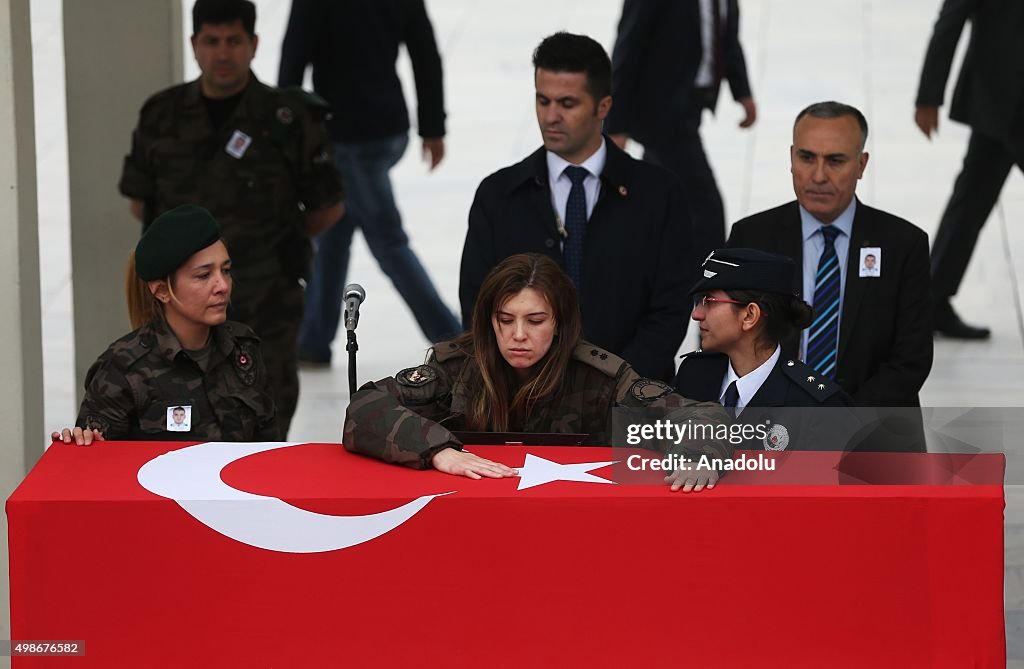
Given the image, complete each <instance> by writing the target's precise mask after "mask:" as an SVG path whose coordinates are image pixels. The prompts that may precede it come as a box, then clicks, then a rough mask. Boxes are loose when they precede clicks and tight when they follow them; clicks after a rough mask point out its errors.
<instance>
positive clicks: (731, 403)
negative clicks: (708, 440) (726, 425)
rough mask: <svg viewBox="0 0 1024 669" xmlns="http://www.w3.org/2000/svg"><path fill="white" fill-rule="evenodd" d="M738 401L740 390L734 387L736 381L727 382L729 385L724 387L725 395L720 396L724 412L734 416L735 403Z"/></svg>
mask: <svg viewBox="0 0 1024 669" xmlns="http://www.w3.org/2000/svg"><path fill="white" fill-rule="evenodd" d="M739 401H740V391H739V389H738V388H737V387H736V382H735V381H733V382H732V383H730V384H729V387H728V388H726V389H725V395H724V396H723V398H722V406H724V407H725V410H726V412H727V413H728V414H729V415H730V416H732V417H733V418H735V417H736V403H737V402H739Z"/></svg>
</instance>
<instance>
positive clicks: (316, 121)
mask: <svg viewBox="0 0 1024 669" xmlns="http://www.w3.org/2000/svg"><path fill="white" fill-rule="evenodd" d="M305 95H306V96H311V94H308V93H307V94H305ZM291 97H292V98H293V99H294V97H295V94H294V93H291ZM301 102H302V103H304V106H305V108H306V113H305V114H303V119H304V122H303V126H302V129H303V132H302V133H301V135H300V136H299V139H298V140H297V141H299V142H300V143H301V145H300V146H299V147H298V149H299V153H298V162H299V164H298V165H296V166H295V175H296V184H295V187H296V191H297V192H298V194H299V199H300V200H302V204H303V206H305V208H306V211H316V210H317V209H321V208H323V207H326V206H330V205H332V204H335V203H336V202H340V201H341V199H342V197H343V196H344V188H343V186H342V183H341V174H339V173H338V168H337V167H336V166H335V164H334V147H333V146H332V145H331V141H330V138H329V137H328V135H327V126H326V125H325V124H324V117H325V116H326V114H327V110H326V109H324V108H321V107H320V106H318V104H317V103H315V102H310V98H308V97H303V98H301ZM323 104H324V105H326V103H323Z"/></svg>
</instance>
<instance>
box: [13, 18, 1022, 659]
mask: <svg viewBox="0 0 1024 669" xmlns="http://www.w3.org/2000/svg"><path fill="white" fill-rule="evenodd" d="M256 4H257V6H258V11H259V16H258V20H257V28H258V32H259V33H260V35H261V41H260V48H259V52H258V54H257V57H256V60H255V62H254V69H255V71H256V73H257V76H259V77H260V78H261V79H263V80H265V81H271V82H273V81H274V80H275V79H276V72H277V63H278V56H279V49H280V42H281V37H282V35H283V32H284V27H285V24H286V21H287V15H288V8H289V2H288V0H256ZM428 5H429V7H428V9H429V11H430V14H431V17H432V19H433V22H434V27H435V31H436V33H437V38H438V41H439V44H440V47H441V50H442V56H443V58H444V64H445V76H446V80H445V88H446V94H447V110H448V132H449V134H448V138H447V143H448V152H447V156H446V158H445V161H444V163H443V164H442V165H441V166H440V167H439V168H438V169H437V170H436V171H435V172H433V173H428V170H427V168H426V166H425V164H424V163H423V162H422V161H421V160H420V155H419V150H418V146H417V145H416V144H415V143H413V144H411V145H410V149H409V151H408V153H407V155H406V156H405V158H404V159H403V161H402V162H401V163H400V164H399V165H398V166H397V167H396V169H395V170H394V172H393V177H394V184H395V188H396V191H397V195H398V201H399V206H400V208H401V210H402V212H403V216H404V220H405V226H406V229H407V231H408V233H409V236H410V238H411V239H412V246H413V248H414V249H415V250H416V252H417V253H418V254H419V256H420V258H421V260H422V261H423V264H424V265H425V266H426V267H427V269H428V271H429V272H430V274H431V275H432V277H433V279H434V282H435V285H436V286H437V288H438V290H439V291H440V293H441V295H442V297H443V298H444V299H445V300H446V301H447V302H448V304H449V305H450V306H451V307H452V308H453V310H454V309H457V306H458V265H459V258H460V254H461V249H462V239H463V236H464V234H465V225H466V217H467V212H468V209H469V205H470V203H471V201H472V198H473V193H474V190H475V188H476V186H477V184H478V183H479V181H480V180H481V179H482V178H483V177H485V176H486V175H488V174H489V173H491V172H492V171H494V170H496V169H498V168H499V167H502V166H505V165H508V164H511V163H512V162H515V161H517V160H519V159H520V158H521V157H523V156H525V155H526V154H527V153H529V152H530V151H532V150H533V149H534V148H536V147H537V146H538V145H539V134H538V131H537V127H536V121H535V119H534V116H533V89H532V68H531V65H530V56H531V52H532V50H533V48H534V46H536V44H537V43H538V42H539V41H540V40H541V39H542V38H543V37H544V36H545V35H547V34H550V33H552V32H554V31H556V30H560V29H566V30H570V31H572V32H582V33H587V34H589V35H591V36H593V37H594V38H595V39H597V40H599V41H600V42H602V43H603V44H605V46H606V47H607V48H609V50H610V48H611V46H612V43H613V41H614V36H615V29H616V23H617V20H618V14H619V10H620V6H621V5H620V2H618V1H617V0H587V1H583V0H519V2H515V3H511V2H483V1H481V0H429V1H428ZM741 5H742V11H743V16H742V41H743V43H744V46H745V50H746V55H747V62H748V68H749V70H750V75H751V83H752V87H753V90H754V95H755V98H756V99H757V102H758V105H759V118H758V122H757V124H756V125H755V126H754V127H753V128H751V129H749V130H740V129H738V128H737V123H738V122H739V120H740V118H741V117H742V115H741V110H740V108H739V107H738V106H737V105H735V104H733V103H732V102H731V100H730V99H729V96H728V95H724V96H723V99H722V100H721V101H720V104H719V109H718V115H717V116H715V117H712V116H710V115H709V116H706V118H705V124H704V126H703V137H704V140H705V146H706V149H707V152H708V154H709V157H710V160H711V162H712V164H713V166H714V169H715V172H716V175H717V178H718V182H719V186H720V188H721V190H722V194H723V197H724V199H725V205H726V211H727V217H728V218H729V220H736V219H738V218H740V217H742V216H745V215H747V214H749V213H753V212H756V211H759V210H761V209H764V208H767V207H769V206H773V205H775V204H779V203H781V202H784V201H788V200H790V199H792V188H791V183H790V178H789V174H788V147H789V142H790V128H791V124H792V119H793V116H794V115H795V114H796V113H797V112H798V111H799V110H800V109H801V108H802V107H804V106H805V105H806V104H808V103H810V102H814V101H818V100H825V99H837V100H841V101H844V102H848V103H851V104H854V105H856V106H858V107H859V108H860V109H861V110H862V111H863V112H864V113H865V115H866V116H867V118H868V121H869V122H870V123H871V124H872V129H871V136H870V138H869V141H868V150H869V152H870V155H871V159H870V163H869V165H868V168H867V172H866V174H865V176H864V178H863V180H862V181H861V183H860V186H859V189H858V195H859V196H860V197H861V198H862V199H863V200H864V201H865V202H867V203H868V204H871V205H872V206H875V207H878V208H881V209H885V210H888V211H891V212H893V213H895V214H898V215H900V216H902V217H904V218H906V219H909V220H911V221H913V222H915V223H916V224H918V225H919V226H920V227H922V228H923V229H925V230H926V231H928V232H929V233H933V232H934V230H935V228H936V226H937V222H938V218H939V215H940V214H941V211H942V208H943V207H944V205H945V201H946V198H947V197H948V194H949V191H950V189H951V186H952V183H953V179H954V178H955V176H956V174H957V172H958V170H959V167H960V160H961V158H962V155H963V152H964V149H965V147H966V142H967V138H968V132H967V130H966V129H965V128H964V127H962V126H959V125H957V124H954V123H952V122H950V121H948V119H945V118H944V119H943V121H942V123H941V126H940V134H939V136H938V137H937V138H935V139H933V140H932V141H931V142H929V141H927V140H926V139H925V138H924V137H923V136H922V135H921V134H920V133H919V131H918V130H917V128H916V127H915V126H914V124H913V102H914V96H915V92H916V86H917V77H918V74H919V72H920V66H921V59H922V57H923V54H924V49H925V45H926V43H927V39H928V37H929V35H930V31H931V25H932V23H933V21H934V19H935V17H936V15H937V12H938V8H939V5H940V0H901V2H898V3H889V2H881V1H880V0H818V1H817V2H808V1H807V0H770V1H769V0H744V1H743V2H742V3H741ZM60 6H61V2H60V0H33V1H32V12H33V17H32V23H33V54H34V58H35V70H36V80H35V81H36V91H35V94H36V116H37V122H38V123H37V143H38V144H37V150H38V170H39V179H38V182H39V193H40V195H39V216H40V248H41V249H42V253H43V254H44V256H45V257H44V259H43V263H42V264H43V265H44V266H46V267H47V268H48V269H47V272H46V273H45V274H44V276H43V277H42V299H43V317H44V323H43V331H44V365H45V393H46V407H45V415H46V423H47V425H48V426H56V425H62V424H65V423H67V422H68V421H69V420H71V419H72V418H73V416H74V415H75V413H76V401H77V400H76V389H75V388H74V382H73V364H72V363H73V351H72V342H71V333H72V328H71V322H72V318H73V314H72V309H71V292H70V291H71V281H72V277H71V276H70V269H69V268H70V266H71V265H70V262H69V253H70V250H69V242H68V236H69V235H68V196H67V146H66V131H65V121H64V118H65V107H64V89H63V71H64V66H63V52H62V40H63V26H62V21H61V16H60ZM189 6H190V5H189V4H186V5H185V7H186V11H185V12H184V15H185V16H186V17H187V16H188V15H189V12H188V11H187V9H188V7H189ZM186 32H187V31H186ZM188 53H189V51H188V50H187V49H186V54H188ZM186 72H187V75H188V76H190V77H191V76H194V74H195V73H196V69H195V66H194V64H193V63H192V62H191V60H190V59H189V63H188V64H187V66H186ZM402 72H403V74H404V81H405V82H406V83H407V86H406V89H407V91H408V93H409V96H410V99H413V98H414V95H413V89H412V87H411V69H410V68H409V66H408V62H407V61H406V59H405V58H404V57H403V58H402ZM127 148H128V130H127V129H126V132H125V149H126V150H127ZM636 148H637V147H634V150H636ZM111 193H112V197H116V195H114V194H113V193H114V190H113V189H111ZM1022 217H1024V178H1022V175H1021V172H1020V171H1019V170H1015V171H1014V172H1013V173H1012V175H1011V177H1010V180H1009V181H1008V182H1007V185H1006V187H1005V188H1004V190H1003V194H1002V199H1001V201H1000V204H999V206H998V207H997V209H996V210H995V211H994V213H993V215H992V218H991V220H990V221H989V222H988V224H987V226H986V227H985V229H984V231H983V233H982V236H981V240H980V242H979V245H978V249H977V251H976V252H975V256H974V260H973V262H972V264H971V266H970V268H969V270H968V274H967V277H966V279H965V282H964V285H963V287H962V289H961V291H960V294H959V295H958V296H957V299H956V306H957V308H958V309H959V311H960V312H961V313H962V315H963V316H964V318H965V319H966V320H969V321H971V322H977V323H985V324H987V325H990V326H991V327H992V328H993V332H994V335H993V338H992V340H991V341H988V342H982V343H977V342H953V341H944V340H939V341H937V342H936V359H935V365H934V368H933V370H932V373H931V377H930V378H929V380H928V382H927V384H926V385H925V387H924V390H923V392H922V400H923V401H924V403H925V404H926V405H927V406H939V407H969V406H1002V407H1020V406H1022V405H1024V383H1022V382H1021V379H1022V378H1024V320H1022V299H1021V294H1020V288H1021V286H1022V285H1024V282H1022V279H1024V275H1022V274H1024V231H1022V230H1018V229H1017V228H1016V227H1015V224H1014V223H1013V221H1020V220H1021V219H1022ZM623 261H624V262H629V261H630V259H623ZM60 268H68V269H67V270H65V271H64V272H61V271H60ZM349 280H350V281H355V282H358V283H360V284H362V285H363V286H364V287H365V289H366V292H367V299H366V302H365V304H364V305H363V308H362V316H361V321H360V326H359V339H360V352H359V366H358V369H359V378H360V381H365V380H367V379H375V378H380V377H383V376H387V375H390V374H393V373H394V372H395V371H396V370H397V369H399V368H402V367H405V366H409V365H411V364H414V363H416V362H417V361H419V360H420V359H421V358H422V357H423V355H424V353H425V352H426V350H427V347H428V342H427V341H426V340H425V339H424V338H423V336H422V334H421V333H420V332H419V330H418V328H417V327H416V324H415V322H414V321H413V319H412V317H411V315H410V312H409V310H408V309H407V308H406V306H405V305H404V303H403V302H402V301H401V300H400V298H399V297H398V295H397V293H396V292H395V290H394V289H393V287H392V286H391V285H390V283H389V281H388V279H387V278H386V277H385V276H384V275H383V274H382V273H381V272H380V271H379V269H378V268H377V266H376V263H375V262H374V260H373V258H372V256H371V255H370V254H369V252H368V251H367V249H366V247H365V245H364V244H363V242H362V240H361V239H357V241H356V243H355V245H354V249H353V261H352V264H351V270H350V276H349ZM339 341H340V343H339V344H336V350H337V351H338V353H337V355H336V359H335V362H334V366H333V367H332V368H330V369H328V370H317V371H303V372H302V397H301V399H300V404H299V409H298V413H297V415H296V418H295V422H294V424H293V427H292V432H291V434H290V435H289V437H290V438H291V439H293V440H309V441H338V440H339V439H340V431H341V421H342V416H343V414H344V409H345V405H346V403H347V401H348V383H347V376H346V373H347V372H346V367H345V354H344V342H343V341H341V340H339ZM687 344H692V342H687ZM97 353H99V352H98V351H97ZM1008 457H1009V460H1010V474H1009V475H1008V479H1007V480H1008V483H1020V482H1022V481H1024V479H1022V478H1021V476H1019V475H1018V476H1016V477H1014V473H1021V472H1022V471H1024V466H1022V464H1024V463H1022V460H1024V458H1021V457H1020V454H1019V453H1018V452H1017V451H1013V452H1010V453H1008ZM1005 573H1006V598H1005V606H1006V613H1007V619H1006V625H1007V632H1008V647H1009V655H1010V658H1011V660H1010V662H1011V666H1016V667H1024V489H1022V488H1020V487H1018V486H1017V485H1008V486H1007V515H1006V572H1005Z"/></svg>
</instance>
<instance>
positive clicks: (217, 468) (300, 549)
mask: <svg viewBox="0 0 1024 669" xmlns="http://www.w3.org/2000/svg"><path fill="white" fill-rule="evenodd" d="M299 443H301V442H264V443H251V444H247V443H228V442H216V441H211V442H207V443H205V444H196V445H195V446H189V447H186V448H182V449H179V450H176V451H171V452H169V453H165V454H164V455H161V456H159V457H156V458H154V459H152V460H150V461H149V462H147V463H146V464H144V465H143V466H142V467H141V468H140V469H139V475H138V480H139V483H140V484H141V485H142V487H143V488H145V489H146V490H148V491H150V492H152V493H154V494H157V495H160V496H161V497H166V498H168V499H172V500H174V501H175V502H177V503H178V505H179V506H181V508H183V509H184V510H185V511H187V512H188V513H189V514H190V515H191V516H192V517H194V518H195V519H196V520H198V521H199V522H201V523H203V524H204V525H206V526H208V527H210V528H211V529H214V530H216V531H217V532H220V533H221V534H223V535H225V536H227V537H230V538H232V539H234V540H236V541H240V542H242V543H244V544H248V545H250V546H256V547H257V548H265V549H266V550H271V551H280V552H282V553H323V552H326V551H336V550H341V549H343V548H349V547H351V546H355V545H357V544H361V543H364V542H366V541H370V540H371V539H376V538H377V537H379V536H381V535H383V534H385V533H387V532H390V531H391V530H393V529H395V528H396V527H398V526H399V525H401V524H402V523H404V522H405V521H407V520H409V519H410V518H412V517H413V516H414V515H416V513H417V512H419V511H420V510H421V509H423V507H425V506H426V505H427V503H428V502H430V500H432V499H434V498H435V497H440V496H441V495H447V494H449V493H441V494H440V495H426V496H423V497H418V498H416V499H414V500H413V501H411V502H409V503H407V504H403V505H402V506H400V507H398V508H395V509H390V510H388V511H382V512H380V513H374V514H369V515H366V516H331V515H325V514H322V513H315V512H313V511H306V510H305V509H300V508H298V507H295V506H292V505H291V504H288V503H287V502H285V501H284V500H281V499H279V498H277V497H267V496H265V495H255V494H253V493H248V492H244V491H242V490H238V489H236V488H232V487H231V486H229V485H227V484H226V483H224V481H223V480H222V479H221V477H220V473H221V470H223V469H224V468H225V467H226V466H228V465H229V464H231V463H232V462H234V461H235V460H240V459H241V458H244V457H246V456H249V455H254V454H256V453H262V452H265V451H271V450H274V449H277V448H288V447H289V446H296V445H298V444H299Z"/></svg>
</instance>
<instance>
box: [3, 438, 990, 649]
mask: <svg viewBox="0 0 1024 669" xmlns="http://www.w3.org/2000/svg"><path fill="white" fill-rule="evenodd" d="M471 450H473V452H475V453H478V454H480V455H482V456H483V457H487V458H491V459H494V460H498V461H501V462H503V463H505V464H507V465H510V466H513V467H517V468H521V475H520V476H519V477H513V478H508V479H500V480H482V481H472V480H469V479H465V478H460V477H454V476H448V475H445V474H441V473H438V472H434V471H412V470H408V469H404V468H401V467H396V466H390V465H385V464H382V463H379V462H375V461H372V460H369V459H366V458H362V457H359V456H355V455H351V454H348V453H346V452H345V451H344V450H343V449H342V448H341V447H340V446H339V445H337V444H199V445H192V446H189V445H185V446H182V445H180V444H169V443H128V442H119V443H118V442H110V443H103V444H98V445H96V446H93V447H90V448H81V447H74V446H65V445H62V444H55V445H54V446H52V447H51V448H50V449H49V450H48V451H47V452H46V454H45V455H44V456H43V458H42V459H41V461H40V462H39V463H38V464H37V466H36V467H35V468H34V469H33V471H32V472H31V473H30V475H29V476H28V478H27V479H26V480H25V482H24V483H23V484H22V485H21V486H20V487H19V488H18V489H17V490H16V491H15V493H14V494H13V495H12V496H11V498H10V499H9V500H8V502H7V513H8V519H9V531H10V569H11V619H12V638H13V639H23V640H30V639H48V640H60V639H68V640H71V639H74V640H83V641H84V642H85V654H84V656H81V657H75V658H66V657H16V658H14V666H15V667H16V668H17V669H22V668H29V667H65V666H73V667H79V668H85V667H102V668H104V669H108V668H110V667H132V668H137V667H218V668H221V667H246V668H252V667H273V668H275V669H279V668H281V667H317V668H319V667H350V666H351V667H362V666H367V667H369V666H415V667H421V666H444V667H450V666H472V667H478V666H490V667H504V666H508V667H512V666H516V667H523V666H550V667H566V666H608V667H623V666H638V667H639V666H644V667H658V666H673V667H678V666H693V667H787V668H793V667H815V668H819V667H825V666H827V667H865V666H871V667H874V668H878V667H900V668H901V669H905V668H907V667H965V666H970V667H1002V666H1004V664H1005V642H1004V632H1003V609H1002V607H1003V604H1002V574H1003V569H1002V560H1003V544H1002V536H1003V535H1002V522H1003V493H1002V485H1001V483H1002V467H1003V461H1002V457H1001V456H985V455H982V456H975V457H974V458H973V459H970V458H968V459H964V460H962V461H955V462H951V461H950V459H949V457H950V456H930V455H915V456H905V455H904V456H884V455H883V456H879V457H883V458H884V457H890V458H894V459H893V460H891V461H889V464H886V463H883V464H886V468H884V470H885V471H896V470H898V469H899V467H903V468H904V469H917V470H928V471H939V470H941V471H944V472H947V473H949V472H953V474H951V475H950V476H948V477H947V478H946V480H945V481H944V484H943V485H935V484H927V485H907V484H901V485H841V483H848V482H850V481H846V480H844V479H843V477H844V476H846V477H847V478H849V476H848V475H846V474H843V472H842V468H841V467H838V466H837V465H838V464H839V463H837V460H836V458H837V457H839V456H838V455H836V454H814V453H808V454H800V453H792V454H784V456H785V459H786V460H787V466H792V467H793V468H794V469H796V470H799V471H800V472H801V476H800V477H798V479H799V480H800V482H799V483H791V482H787V479H786V475H785V474H784V473H783V470H785V469H786V468H785V467H784V468H782V470H778V471H776V472H768V471H761V472H733V473H731V474H729V475H728V476H726V477H725V478H724V479H723V480H722V481H721V482H720V483H719V485H718V486H716V488H715V489H714V490H711V491H704V492H701V493H696V494H695V493H690V494H683V493H678V492H677V493H672V492H670V491H669V490H668V488H667V487H666V486H664V485H661V484H660V477H661V473H660V472H658V473H652V475H651V476H650V477H649V480H650V482H651V483H652V484H651V485H633V484H628V485H627V484H622V483H616V482H614V481H613V479H619V477H618V476H617V475H616V470H617V468H619V467H622V466H623V458H624V452H623V451H621V450H619V449H615V450H613V449H609V448H568V447H566V448H557V447H547V448H541V447H512V446H507V447H500V446H493V447H475V448H472V449H471ZM779 457H780V458H781V457H783V456H779ZM908 457H909V458H914V459H916V460H908V459H907V458H908ZM941 458H945V459H941ZM612 462H618V464H615V465H613V464H612ZM915 463H916V464H915ZM890 465H891V466H890ZM893 468H895V469H893ZM791 471H792V470H791ZM966 472H970V476H968V475H967V474H966ZM773 477H774V478H773ZM808 477H810V478H808ZM968 482H969V483H970V484H968Z"/></svg>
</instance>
